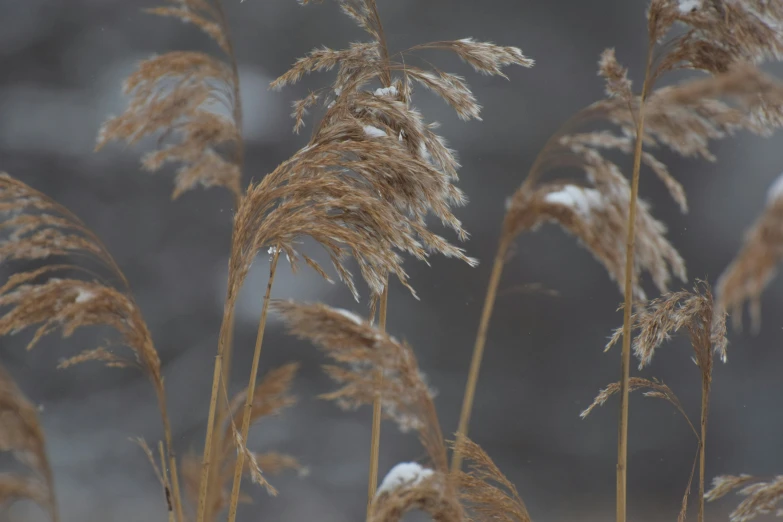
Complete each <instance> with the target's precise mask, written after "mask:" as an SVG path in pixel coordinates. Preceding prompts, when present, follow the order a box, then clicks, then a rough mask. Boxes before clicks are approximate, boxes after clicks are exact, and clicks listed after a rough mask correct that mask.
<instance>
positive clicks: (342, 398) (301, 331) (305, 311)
mask: <svg viewBox="0 0 783 522" xmlns="http://www.w3.org/2000/svg"><path fill="white" fill-rule="evenodd" d="M272 306H273V309H274V310H275V311H276V312H277V313H279V314H280V315H281V316H282V317H283V320H284V321H285V323H286V325H287V327H288V330H289V331H290V332H291V333H292V334H293V335H295V336H297V337H299V338H302V339H308V340H310V341H311V342H313V343H314V344H315V345H316V346H318V347H319V348H320V349H321V350H323V352H324V353H325V354H326V355H327V356H328V357H329V358H330V359H332V360H333V361H334V362H335V363H336V364H332V365H328V366H325V368H324V369H325V371H326V372H327V374H328V375H329V376H330V377H331V378H332V379H334V380H335V381H336V382H337V383H338V384H339V385H340V388H339V389H337V390H335V391H333V392H330V393H326V394H324V395H322V396H321V397H323V398H325V399H328V400H332V401H335V402H336V403H337V404H338V405H339V406H340V407H342V408H344V409H355V408H358V407H360V406H363V405H370V404H373V402H374V400H375V398H376V397H378V396H380V397H381V399H382V400H381V402H382V406H383V413H384V415H385V416H386V417H387V418H390V419H391V420H393V421H395V422H396V423H397V425H398V426H399V428H400V429H401V430H402V431H408V430H415V431H416V432H417V433H418V435H419V440H420V441H421V443H422V446H423V447H424V449H425V450H426V451H427V455H428V457H429V460H430V462H431V465H432V469H423V468H421V467H420V466H418V465H416V464H410V465H404V466H403V465H398V467H397V468H396V469H395V470H393V471H392V472H390V475H389V476H387V478H386V479H385V480H384V481H383V483H382V484H381V487H380V488H379V489H378V490H377V491H376V493H375V495H374V497H373V502H372V504H371V506H370V512H369V514H368V519H369V520H372V521H377V522H380V521H393V520H399V519H400V517H401V516H402V515H403V514H404V513H405V512H407V511H408V510H410V509H414V508H415V509H423V510H424V511H427V512H428V513H429V514H430V515H431V516H432V517H433V518H434V519H435V520H443V521H446V520H462V519H463V518H462V517H463V513H462V508H461V506H460V503H459V500H458V498H457V489H456V488H457V486H456V484H455V483H454V482H453V480H452V477H451V476H450V475H449V473H448V455H447V448H446V444H445V442H444V440H443V434H442V432H441V429H440V423H439V422H438V416H437V412H436V410H435V404H434V403H433V400H432V390H431V389H430V386H429V385H428V384H427V381H426V378H425V377H424V375H423V374H422V373H421V371H420V370H419V367H418V363H417V361H416V357H415V355H414V354H413V350H412V349H411V347H410V346H408V345H407V344H406V343H400V342H399V341H397V340H396V339H394V338H393V337H391V336H389V335H388V334H387V333H385V332H383V331H380V330H379V329H378V328H375V327H373V326H372V325H371V324H370V323H369V322H367V321H365V320H363V319H361V318H360V317H358V316H356V315H354V314H353V313H351V312H348V311H345V310H340V309H335V308H330V307H328V306H326V305H322V304H314V305H304V304H297V303H294V302H292V301H276V302H275V303H274V304H273V305H272ZM378 372H382V373H383V376H384V378H383V380H378V379H376V378H375V376H376V375H377V373H378ZM379 386H381V389H380V390H379V389H378V387H379Z"/></svg>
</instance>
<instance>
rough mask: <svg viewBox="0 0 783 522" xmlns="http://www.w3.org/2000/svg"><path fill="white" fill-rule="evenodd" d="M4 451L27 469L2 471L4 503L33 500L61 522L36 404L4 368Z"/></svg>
mask: <svg viewBox="0 0 783 522" xmlns="http://www.w3.org/2000/svg"><path fill="white" fill-rule="evenodd" d="M0 451H3V452H10V453H11V454H12V455H13V456H14V458H15V460H16V461H18V462H19V463H21V464H22V466H23V467H24V471H15V472H13V471H9V472H4V473H0V504H8V503H12V502H15V501H17V500H31V501H33V502H35V503H36V504H38V505H39V506H41V508H43V509H44V510H46V512H47V513H48V514H49V517H50V518H51V520H52V521H53V522H58V520H59V513H58V511H57V500H56V498H55V494H54V479H53V478H52V468H51V466H50V465H49V459H48V457H47V456H46V440H45V437H44V432H43V428H42V427H41V423H40V421H39V420H38V408H36V407H35V405H34V404H32V403H31V402H30V401H29V400H28V399H27V397H25V396H24V394H23V393H22V391H21V390H20V389H19V387H18V386H17V385H16V383H15V382H14V380H13V378H12V377H11V375H9V373H8V372H7V371H6V369H5V368H3V367H0Z"/></svg>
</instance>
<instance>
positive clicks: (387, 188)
mask: <svg viewBox="0 0 783 522" xmlns="http://www.w3.org/2000/svg"><path fill="white" fill-rule="evenodd" d="M338 4H339V5H340V7H341V8H342V10H343V11H344V12H345V13H346V14H348V15H349V16H350V17H351V18H352V19H353V20H355V21H356V22H357V23H358V24H359V25H360V26H361V27H362V28H364V29H365V30H366V31H367V32H368V33H369V34H370V36H371V37H372V41H371V42H367V43H355V44H351V46H350V47H349V48H347V49H344V50H332V49H328V48H321V49H315V50H313V51H312V52H311V53H310V54H309V55H307V56H306V57H304V58H301V59H299V60H298V61H297V62H296V63H295V64H294V65H293V67H292V68H291V69H290V70H289V71H288V72H286V73H285V74H283V75H282V76H280V78H278V79H277V80H275V81H274V82H272V87H273V88H281V87H283V86H285V85H288V84H291V83H294V82H296V81H298V80H299V79H300V78H301V77H302V76H303V75H304V74H307V73H310V72H314V71H324V70H331V69H333V68H337V70H338V72H337V77H336V79H335V81H334V83H333V84H332V85H331V86H330V87H329V91H328V93H326V94H323V93H311V94H310V95H309V96H308V97H307V98H305V99H303V100H300V101H299V102H295V104H294V109H295V110H294V117H295V119H296V125H295V128H296V129H297V130H298V129H300V128H301V127H302V125H303V124H304V121H303V117H304V114H305V110H306V108H307V107H308V106H311V105H312V104H314V103H316V102H317V100H318V99H319V98H322V99H323V100H324V103H325V104H326V105H327V111H326V114H325V115H324V117H323V119H322V120H321V122H320V124H319V125H318V126H317V127H316V129H315V131H314V134H313V137H312V138H311V140H310V143H309V144H308V146H307V147H305V149H304V150H306V151H308V153H309V152H310V151H313V153H310V154H308V155H309V156H313V158H312V160H309V161H308V164H306V165H303V167H306V168H310V169H313V168H315V169H320V170H321V171H330V172H332V173H333V174H337V173H343V174H347V173H351V174H352V175H354V176H358V177H359V178H362V179H363V180H364V181H365V182H366V183H368V184H369V185H370V186H372V187H373V188H374V190H375V191H376V193H377V196H376V197H378V198H380V199H382V200H384V201H386V202H388V203H390V204H392V205H393V206H394V207H395V208H397V209H398V210H400V211H401V212H404V213H406V214H408V215H409V217H410V219H412V220H414V221H415V222H417V223H421V224H423V222H424V218H425V217H426V215H427V214H428V213H430V212H431V213H433V214H434V215H435V216H436V217H437V218H439V219H440V220H441V221H442V222H443V223H444V224H445V225H447V226H449V227H451V228H453V229H454V230H455V231H456V232H457V234H458V236H459V237H460V239H465V237H466V236H467V234H466V233H465V231H464V230H463V229H462V227H461V224H460V222H459V221H458V220H457V219H456V217H455V216H454V215H453V213H452V211H451V207H452V206H453V205H459V204H464V203H465V197H464V195H463V194H462V192H461V191H459V189H457V188H456V187H455V186H454V185H453V182H454V181H455V180H456V179H457V168H458V167H459V164H458V162H457V159H456V156H455V153H454V151H452V150H450V149H449V148H448V147H447V146H446V144H445V140H444V139H443V138H442V137H440V136H438V135H437V134H435V133H434V132H433V131H434V129H435V128H437V124H427V123H425V122H424V119H423V117H422V115H421V113H419V111H418V110H416V109H415V108H414V107H413V106H412V105H411V95H412V85H413V83H418V84H420V85H422V86H424V87H425V88H427V89H429V90H431V91H432V92H434V93H435V94H436V95H438V96H439V97H441V98H442V99H444V100H445V101H446V102H447V103H448V104H449V105H451V106H452V108H454V110H455V111H456V112H457V114H458V115H460V117H462V118H463V119H472V118H479V113H480V106H479V105H478V104H477V102H476V100H475V98H474V97H473V94H472V93H471V92H470V89H469V88H468V86H467V84H466V83H465V81H464V79H463V78H461V77H459V76H457V75H454V74H449V73H445V72H442V71H439V70H437V69H425V68H421V67H418V66H416V65H414V64H413V63H412V62H415V61H416V60H417V54H418V52H419V51H422V50H426V49H441V50H447V51H451V52H454V53H456V54H457V55H458V56H459V57H460V58H462V59H463V60H464V61H465V62H467V63H468V64H470V65H471V66H472V67H473V68H474V69H475V70H477V71H479V72H481V73H483V74H490V75H501V76H502V75H503V73H502V68H503V67H506V66H509V65H522V66H526V67H529V66H532V65H533V62H532V60H530V59H528V58H526V57H525V56H524V55H523V54H522V52H521V51H520V50H519V49H517V48H515V47H503V46H498V45H494V44H490V43H484V42H477V41H475V40H473V39H472V38H466V39H463V40H456V41H443V42H433V43H429V44H424V45H418V46H415V47H413V48H411V49H408V50H405V51H402V52H400V53H397V54H394V55H392V56H391V57H390V56H389V52H388V49H387V47H386V42H385V37H384V33H383V27H382V25H381V21H380V18H379V16H378V12H377V7H376V5H375V2H374V1H364V0H354V1H348V0H338ZM419 61H421V60H419ZM424 63H428V62H424ZM373 81H379V82H380V83H381V88H378V89H375V90H372V89H367V87H368V85H369V84H371V83H372V82H373ZM316 150H317V152H318V153H317V154H315V151H316ZM300 162H301V160H300ZM422 242H423V243H424V244H425V245H426V246H427V247H428V248H430V249H432V250H434V251H439V252H442V253H446V255H454V252H450V253H449V252H445V251H443V249H444V247H445V246H446V245H445V244H442V243H441V241H437V242H435V243H434V244H433V243H431V241H429V240H428V238H427V237H424V238H422ZM462 257H463V259H465V260H467V259H466V258H464V256H462Z"/></svg>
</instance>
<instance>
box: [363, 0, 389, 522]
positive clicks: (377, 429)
mask: <svg viewBox="0 0 783 522" xmlns="http://www.w3.org/2000/svg"><path fill="white" fill-rule="evenodd" d="M367 5H368V6H369V8H370V10H371V11H372V16H373V18H374V21H375V28H376V30H377V33H378V44H379V45H380V48H381V58H382V59H383V69H382V71H381V75H380V80H381V84H382V85H383V86H384V87H390V86H391V82H392V79H391V67H390V64H389V47H388V46H387V45H386V33H385V32H384V30H383V24H382V23H381V16H380V14H379V13H378V5H377V4H376V2H375V0H367ZM388 301H389V280H388V278H387V280H386V286H384V288H383V294H381V304H380V309H379V310H378V327H379V328H380V329H381V331H385V330H386V309H387V305H388ZM382 387H383V372H382V371H379V372H378V375H377V376H376V389H377V390H378V393H377V394H376V395H375V398H374V400H373V403H372V435H371V441H370V471H369V477H368V480H367V520H369V519H370V506H371V505H372V499H373V497H374V496H375V491H376V490H377V489H378V463H379V460H380V454H381V417H382V413H383V412H382V410H381V401H382V399H383V397H382V396H381V393H380V389H381V388H382Z"/></svg>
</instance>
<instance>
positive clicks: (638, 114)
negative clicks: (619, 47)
mask: <svg viewBox="0 0 783 522" xmlns="http://www.w3.org/2000/svg"><path fill="white" fill-rule="evenodd" d="M781 21H783V10H781V9H780V7H779V6H778V7H775V6H773V5H771V3H770V2H767V1H766V0H735V1H731V2H729V1H727V0H712V1H711V2H710V3H709V4H707V3H706V2H705V1H704V0H676V1H675V0H653V1H652V2H651V3H650V5H649V7H648V11H647V33H648V34H647V59H646V63H645V68H644V81H643V83H642V91H641V94H640V95H639V98H638V101H637V103H636V105H638V109H637V110H636V111H634V109H633V106H634V103H633V101H634V98H633V97H628V98H627V99H626V100H624V101H625V102H626V103H627V104H628V106H629V108H630V116H631V120H633V122H634V124H635V125H634V131H635V132H634V133H633V134H631V135H635V138H636V143H635V148H634V160H633V173H632V182H631V197H630V203H629V208H628V227H627V228H628V234H627V239H626V243H625V244H626V265H625V287H624V290H625V296H624V297H625V299H624V307H625V311H624V316H623V348H622V354H621V361H622V362H621V367H620V369H621V375H622V379H621V386H622V391H621V399H620V419H619V428H620V429H619V442H618V449H617V505H616V507H617V522H625V515H626V493H627V491H626V481H627V471H626V470H627V467H628V463H627V460H628V380H629V376H630V358H631V324H632V323H631V321H632V318H631V311H632V310H631V308H632V306H633V302H634V295H633V293H632V291H631V283H632V274H631V272H632V270H633V268H634V266H635V261H634V255H635V251H634V250H635V249H634V248H631V246H632V245H634V243H635V240H636V235H635V226H636V216H637V198H638V194H639V175H640V168H641V163H642V160H643V158H644V150H643V149H644V144H645V142H646V140H647V139H648V138H647V136H648V135H649V134H653V135H654V136H655V133H656V131H655V121H656V120H655V118H656V116H657V115H666V114H668V113H669V112H670V109H673V110H675V111H676V110H677V109H678V108H679V107H681V105H683V104H681V103H678V102H681V101H682V100H677V99H676V97H675V99H668V100H667V97H666V94H667V92H666V90H665V89H666V88H664V89H662V90H663V92H664V96H663V98H662V100H663V101H664V102H666V101H668V102H670V103H671V105H669V104H666V103H664V104H663V105H661V104H660V103H659V104H656V103H654V98H655V94H656V92H655V91H654V87H655V84H656V82H657V81H658V80H659V79H660V78H661V76H663V74H664V73H666V72H668V71H672V70H676V69H696V70H701V71H705V72H707V73H712V74H718V73H720V74H724V73H725V74H726V75H728V76H724V78H727V77H728V78H731V75H732V74H734V75H735V77H734V81H733V82H728V83H729V84H731V85H734V86H740V90H742V89H743V88H744V89H746V90H749V91H751V92H746V91H743V94H741V95H740V97H742V96H743V95H744V99H743V101H745V102H746V103H745V104H746V105H747V106H748V108H749V109H750V110H751V115H750V117H749V118H748V119H749V121H750V123H752V125H747V126H746V128H749V129H750V130H754V131H756V132H759V133H765V132H767V131H768V130H769V129H770V128H772V127H778V126H780V124H781V122H783V118H781V115H783V104H781V103H780V101H779V96H773V97H771V98H778V99H768V98H767V97H766V93H765V92H763V91H761V90H755V91H754V89H756V88H757V86H756V84H755V82H754V81H752V80H751V79H745V78H742V75H737V71H746V70H747V71H753V69H749V68H748V67H747V66H743V64H747V63H758V62H760V61H762V60H764V59H766V58H776V59H779V58H780V57H781V52H780V51H781V49H782V48H783V47H781V42H782V41H783V40H781V36H780V31H779V29H778V28H779V27H780V22H781ZM675 24H682V25H684V26H685V31H684V33H682V34H679V35H677V36H675V37H673V38H671V39H670V40H669V41H664V38H665V37H666V36H667V35H668V34H669V32H670V30H671V29H672V26H673V25H675ZM759 37H761V39H759ZM617 71H618V68H617V67H613V68H611V69H607V78H608V77H609V76H610V75H613V77H614V78H616V77H617V76H616V74H617ZM696 85H699V86H702V87H704V86H708V85H712V89H711V92H712V97H715V95H716V94H718V93H719V91H720V89H721V87H722V88H724V89H725V88H726V82H723V81H716V82H715V83H714V84H710V81H709V80H707V81H706V82H705V81H704V80H697V84H696ZM706 91H708V92H709V91H710V89H706ZM685 92H687V93H689V94H694V92H693V90H688V89H685ZM658 93H660V91H658ZM610 94H611V93H610ZM668 94H670V93H668ZM726 94H727V95H730V96H735V93H734V92H725V91H724V95H726ZM651 95H652V96H651ZM709 97H710V96H705V97H704V98H709ZM691 100H692V101H691V105H692V107H691V109H692V110H694V112H696V115H697V116H700V117H701V118H695V119H693V118H691V119H690V121H695V124H692V125H688V126H686V127H685V130H686V131H687V132H686V133H685V134H684V135H682V134H680V135H679V136H680V137H681V138H687V139H685V140H682V142H681V143H685V144H694V143H695V144H696V145H697V147H696V150H698V149H699V148H702V149H703V148H704V147H703V144H704V143H705V142H706V140H707V139H709V138H715V137H722V136H723V135H725V131H726V130H729V131H730V130H731V129H732V128H733V127H732V125H733V124H732V122H731V121H730V120H729V121H727V120H721V119H720V118H715V116H716V115H718V116H719V115H720V114H721V113H722V112H724V109H723V107H721V106H719V105H716V104H714V103H710V102H709V100H708V99H707V100H705V99H703V98H695V99H694V98H691ZM648 101H649V102H650V103H649V106H650V109H651V110H649V111H648V110H647V105H648ZM705 101H706V102H707V103H706V105H705V103H704V102H705ZM685 105H688V104H685ZM648 112H649V114H648ZM680 112H681V111H680ZM711 118H712V119H715V120H717V122H719V123H720V124H719V125H715V124H714V123H712V122H711V123H712V124H708V125H705V124H704V123H703V120H705V119H706V120H707V121H710V119H711ZM668 121H669V120H668V119H666V118H663V119H661V122H663V123H666V122H668ZM672 121H676V120H672ZM645 123H647V125H645ZM734 125H736V124H734ZM666 127H667V125H664V128H666ZM734 128H735V127H734ZM675 135H676V134H675ZM656 137H657V139H659V140H660V141H662V142H663V143H665V144H666V145H668V146H670V147H672V148H673V149H674V150H675V151H677V152H680V153H685V154H687V150H688V149H687V148H685V149H682V147H681V146H680V145H679V144H678V143H677V141H675V140H666V139H662V136H660V135H658V136H656ZM648 145H649V144H648ZM699 145H702V146H701V147H699ZM701 447H702V449H703V448H704V440H703V438H702V446H701ZM702 483H703V476H702ZM700 502H702V503H703V500H701V499H700ZM701 511H703V509H702V510H701Z"/></svg>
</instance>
